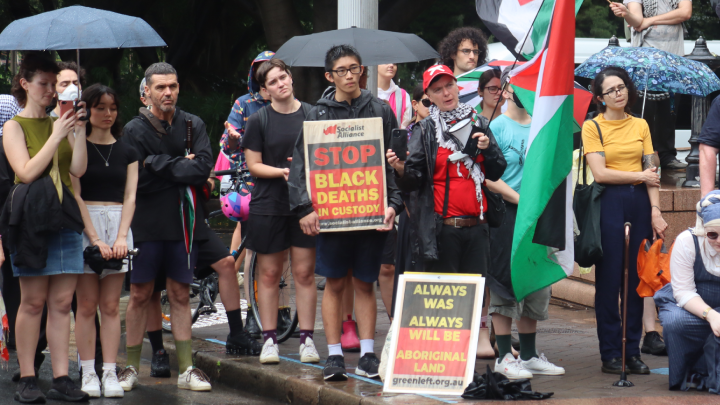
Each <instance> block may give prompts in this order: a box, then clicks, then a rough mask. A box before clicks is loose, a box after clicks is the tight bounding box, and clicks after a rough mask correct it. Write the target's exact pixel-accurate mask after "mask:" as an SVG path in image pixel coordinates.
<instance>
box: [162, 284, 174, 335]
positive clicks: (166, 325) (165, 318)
mask: <svg viewBox="0 0 720 405" xmlns="http://www.w3.org/2000/svg"><path fill="white" fill-rule="evenodd" d="M160 311H161V312H162V329H163V330H164V331H165V332H172V323H171V322H170V298H169V297H168V294H167V291H166V290H162V291H160Z"/></svg>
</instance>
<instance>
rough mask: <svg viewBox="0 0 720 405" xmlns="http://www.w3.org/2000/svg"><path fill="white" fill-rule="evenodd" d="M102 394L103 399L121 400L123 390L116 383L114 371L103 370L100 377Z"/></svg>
mask: <svg viewBox="0 0 720 405" xmlns="http://www.w3.org/2000/svg"><path fill="white" fill-rule="evenodd" d="M102 392H103V396H104V397H105V398H122V397H123V396H125V390H124V389H123V387H122V386H121V385H120V381H118V377H117V374H115V370H105V371H104V372H103V377H102Z"/></svg>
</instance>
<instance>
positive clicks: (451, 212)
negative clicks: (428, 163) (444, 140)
mask: <svg viewBox="0 0 720 405" xmlns="http://www.w3.org/2000/svg"><path fill="white" fill-rule="evenodd" d="M451 154H452V153H451V152H450V150H449V149H446V148H443V147H439V148H438V152H437V159H436V160H435V173H433V185H434V187H433V194H434V196H435V212H437V213H438V214H440V215H442V212H443V203H444V202H445V177H446V170H447V164H448V156H450V155H451ZM484 160H485V156H483V155H479V156H478V157H477V159H475V161H476V162H478V163H480V170H482V171H483V173H484V172H485V167H484V166H483V164H482V163H481V162H482V161H484ZM459 163H460V174H461V176H462V177H461V176H458V163H450V173H449V177H450V190H449V194H450V198H449V201H448V213H447V216H446V217H445V218H449V217H461V216H473V217H478V216H480V203H479V202H478V200H477V196H476V194H475V182H474V181H473V179H472V177H471V176H470V172H469V171H468V169H467V168H466V167H465V164H464V163H463V162H459ZM483 201H485V195H484V194H483ZM483 212H487V205H485V204H484V203H483Z"/></svg>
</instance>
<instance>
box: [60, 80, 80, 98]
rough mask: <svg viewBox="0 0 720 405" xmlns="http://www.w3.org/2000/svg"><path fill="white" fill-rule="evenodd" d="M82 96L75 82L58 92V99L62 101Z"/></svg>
mask: <svg viewBox="0 0 720 405" xmlns="http://www.w3.org/2000/svg"><path fill="white" fill-rule="evenodd" d="M79 98H80V89H79V88H78V86H76V85H75V84H72V83H71V84H70V85H69V86H67V87H66V88H65V91H63V92H62V93H59V94H58V100H62V101H74V100H77V99H79Z"/></svg>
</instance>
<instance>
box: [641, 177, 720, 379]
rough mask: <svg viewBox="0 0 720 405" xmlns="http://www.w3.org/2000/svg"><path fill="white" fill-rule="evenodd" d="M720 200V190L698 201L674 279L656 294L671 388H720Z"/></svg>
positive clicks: (673, 264)
mask: <svg viewBox="0 0 720 405" xmlns="http://www.w3.org/2000/svg"><path fill="white" fill-rule="evenodd" d="M719 203H720V190H714V191H711V192H709V193H708V194H707V195H706V196H705V197H703V198H702V199H701V200H700V202H698V204H697V225H696V226H695V228H691V229H689V230H687V231H685V232H683V233H681V234H680V235H678V237H677V239H675V245H674V246H673V250H672V256H671V257H670V275H671V278H672V280H671V281H670V284H668V285H666V286H665V287H663V288H662V289H661V290H660V291H658V292H657V293H655V303H656V304H657V305H658V307H659V308H660V322H662V326H663V332H664V333H665V339H666V342H667V349H668V357H669V359H668V360H669V361H668V365H669V368H670V376H669V385H670V389H671V390H683V391H687V390H688V388H691V387H697V386H700V384H702V385H704V386H705V387H707V388H708V389H709V390H710V392H714V393H718V392H720V381H719V380H717V379H716V378H715V379H712V378H708V377H707V376H708V375H710V376H712V375H718V372H720V361H719V360H720V357H718V356H717V351H718V348H720V313H718V310H720V255H718V252H720V239H718V233H719V232H720V204H719ZM701 357H704V359H701ZM698 360H700V361H698ZM702 366H704V367H702Z"/></svg>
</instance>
